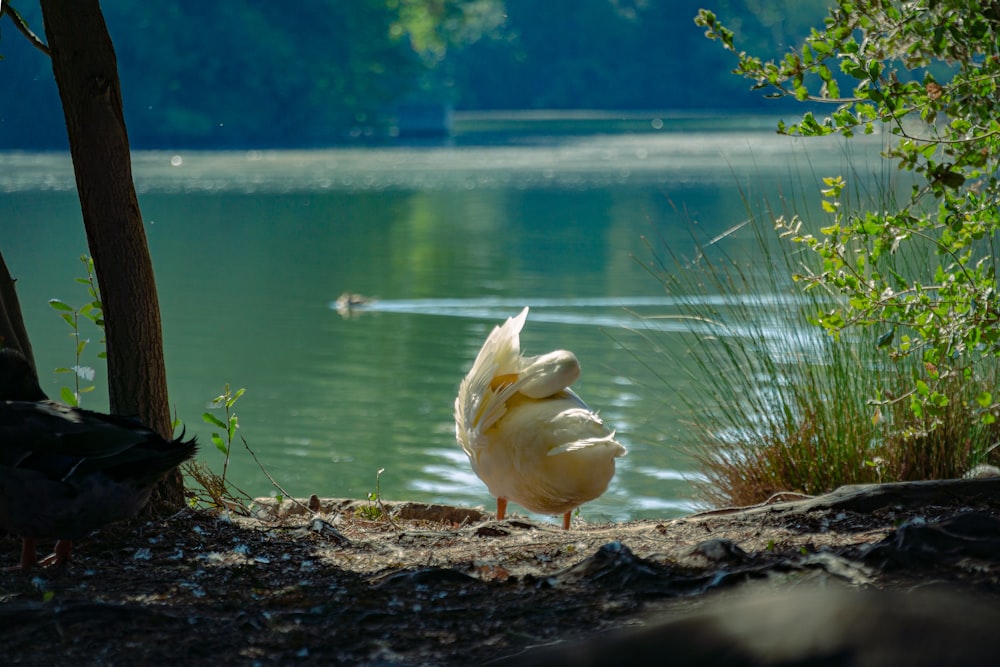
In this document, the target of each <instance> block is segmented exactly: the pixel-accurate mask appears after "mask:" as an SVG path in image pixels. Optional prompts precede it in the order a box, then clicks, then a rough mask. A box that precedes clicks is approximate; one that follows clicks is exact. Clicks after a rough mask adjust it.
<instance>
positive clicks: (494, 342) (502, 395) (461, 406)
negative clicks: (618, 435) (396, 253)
mask: <svg viewBox="0 0 1000 667" xmlns="http://www.w3.org/2000/svg"><path fill="white" fill-rule="evenodd" d="M527 317H528V309H527V308H525V309H524V310H522V311H521V313H520V314H519V315H517V316H516V317H511V318H509V319H508V320H507V321H506V322H505V323H504V325H503V326H498V327H495V328H494V329H493V331H492V332H491V333H490V335H489V337H488V338H487V339H486V342H485V343H484V344H483V348H482V349H481V350H480V351H479V355H478V356H477V357H476V361H475V363H473V365H472V370H470V371H469V373H468V375H466V376H465V379H464V380H462V384H461V385H460V386H459V388H458V398H456V399H455V435H456V437H457V439H458V444H460V445H461V446H462V449H464V450H465V453H466V454H467V455H468V457H469V462H470V463H471V464H472V469H473V471H474V472H475V473H476V474H477V475H479V478H480V479H481V480H483V481H484V482H485V483H486V486H487V487H488V488H489V491H490V493H491V494H492V495H493V496H495V497H496V499H497V519H503V518H504V515H505V514H506V511H507V501H513V502H515V503H517V504H518V505H521V506H522V507H524V508H525V509H528V510H531V511H532V512H538V513H541V514H562V516H563V528H564V529H568V528H569V525H570V518H571V516H572V512H573V510H574V509H576V508H577V507H579V506H580V505H582V504H583V503H585V502H587V501H589V500H593V499H594V498H597V497H598V496H600V495H601V494H602V493H604V492H605V491H606V490H607V488H608V483H609V482H610V481H611V478H612V477H613V476H614V474H615V458H617V457H619V456H624V455H625V452H626V450H625V447H623V446H622V445H621V444H620V443H618V442H616V441H615V434H614V432H613V431H610V430H608V428H607V427H606V426H604V422H603V421H601V419H600V417H598V416H597V414H596V413H594V412H593V411H592V410H591V409H590V408H588V407H587V405H586V404H585V403H584V402H583V401H582V400H580V397H579V396H577V395H576V394H575V393H573V392H572V391H571V390H570V389H569V386H570V385H571V384H573V382H574V381H575V380H576V379H577V378H578V377H580V362H579V361H577V359H576V356H575V355H574V354H573V353H572V352H568V351H566V350H557V351H555V352H549V353H548V354H543V355H541V356H538V357H525V356H523V355H522V354H521V349H520V347H521V346H520V333H521V329H522V328H523V327H524V322H525V320H526V319H527Z"/></svg>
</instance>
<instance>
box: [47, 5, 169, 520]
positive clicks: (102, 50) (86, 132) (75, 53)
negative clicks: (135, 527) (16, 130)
mask: <svg viewBox="0 0 1000 667" xmlns="http://www.w3.org/2000/svg"><path fill="white" fill-rule="evenodd" d="M41 7H42V17H43V19H44V22H45V34H46V38H47V40H48V44H49V50H50V51H51V55H52V70H53V73H54V74H55V80H56V85H57V87H58V89H59V96H60V98H61V99H62V106H63V112H64V114H65V117H66V129H67V132H68V134H69V146H70V154H71V156H72V158H73V170H74V172H75V175H76V185H77V191H78V194H79V197H80V206H81V208H82V211H83V222H84V226H85V227H86V231H87V242H88V245H89V247H90V253H91V256H92V257H93V258H94V269H95V272H96V273H97V282H98V286H99V287H100V290H101V303H102V306H103V308H104V322H105V335H106V339H107V354H108V395H109V396H108V397H109V402H110V406H111V412H112V413H114V414H119V415H128V416H135V417H138V419H139V420H141V421H142V422H143V423H145V424H146V425H148V426H149V427H150V428H152V429H153V430H155V431H157V432H158V433H160V434H161V435H162V436H164V437H166V438H169V437H170V436H171V431H172V429H171V426H170V410H169V406H168V403H167V381H166V370H165V368H164V363H163V335H162V331H161V328H160V308H159V303H158V300H157V295H156V282H155V279H154V277H153V265H152V261H151V259H150V256H149V247H148V245H147V243H146V233H145V230H144V229H143V224H142V214H141V213H140V211H139V202H138V198H137V197H136V193H135V186H134V184H133V182H132V164H131V154H130V151H129V143H128V133H127V131H126V128H125V118H124V115H123V113H122V98H121V86H120V83H119V80H118V63H117V59H116V57H115V51H114V46H113V45H112V43H111V37H110V35H109V34H108V30H107V26H106V25H105V22H104V16H103V15H102V13H101V8H100V3H99V2H98V0H41ZM157 491H158V493H157V494H155V495H154V503H153V504H154V505H155V504H159V503H160V502H165V503H169V504H172V505H174V506H177V505H180V504H182V503H183V483H182V481H181V477H180V473H176V474H174V475H172V476H170V477H168V478H167V479H166V480H165V482H164V483H163V484H161V485H160V487H159V488H158V489H157ZM157 496H159V498H157Z"/></svg>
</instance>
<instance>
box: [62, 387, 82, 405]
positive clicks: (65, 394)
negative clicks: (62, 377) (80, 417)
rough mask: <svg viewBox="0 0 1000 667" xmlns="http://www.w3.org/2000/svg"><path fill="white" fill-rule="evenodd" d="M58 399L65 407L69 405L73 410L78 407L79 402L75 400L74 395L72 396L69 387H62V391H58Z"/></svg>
mask: <svg viewBox="0 0 1000 667" xmlns="http://www.w3.org/2000/svg"><path fill="white" fill-rule="evenodd" d="M59 397H60V398H61V399H62V402H63V403H65V404H66V405H69V406H71V407H74V408H76V407H79V406H80V402H79V401H78V400H77V398H76V394H74V393H73V390H72V389H70V388H69V387H63V388H62V389H60V390H59Z"/></svg>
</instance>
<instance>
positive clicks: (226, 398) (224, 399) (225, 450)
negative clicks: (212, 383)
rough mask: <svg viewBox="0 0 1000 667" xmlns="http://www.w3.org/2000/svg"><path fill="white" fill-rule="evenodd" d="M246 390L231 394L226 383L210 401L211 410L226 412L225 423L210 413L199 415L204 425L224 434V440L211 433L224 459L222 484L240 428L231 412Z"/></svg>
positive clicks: (224, 480) (234, 413) (224, 481)
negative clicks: (219, 430)
mask: <svg viewBox="0 0 1000 667" xmlns="http://www.w3.org/2000/svg"><path fill="white" fill-rule="evenodd" d="M246 391H247V390H246V388H243V387H241V388H240V389H238V390H237V391H236V393H235V394H234V393H232V391H231V390H230V389H229V383H226V386H225V389H223V391H222V393H221V394H219V395H218V396H216V397H215V398H213V399H212V404H211V405H212V408H213V409H224V410H225V411H226V419H225V421H223V420H221V419H219V418H218V417H216V416H215V415H214V414H212V413H211V412H205V413H203V414H202V415H201V418H202V420H203V421H204V422H205V423H206V424H211V425H212V426H216V427H218V428H220V429H222V431H223V433H224V434H225V440H223V438H222V436H221V435H219V434H218V433H215V432H213V433H212V444H214V445H215V447H216V449H218V450H219V451H220V452H222V455H223V456H224V457H225V459H224V460H223V463H222V483H223V484H225V483H226V473H227V472H228V470H229V456H230V454H231V452H232V446H233V440H234V439H235V438H236V429H238V428H239V427H240V421H239V417H237V415H236V412H235V411H233V406H234V405H236V401H238V400H240V397H241V396H242V395H243V394H245V393H246Z"/></svg>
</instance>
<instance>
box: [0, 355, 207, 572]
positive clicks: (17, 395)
mask: <svg viewBox="0 0 1000 667" xmlns="http://www.w3.org/2000/svg"><path fill="white" fill-rule="evenodd" d="M195 450H196V442H195V439H194V438H191V439H190V440H186V441H185V440H182V439H181V438H178V439H176V440H166V439H164V438H162V437H160V436H159V435H158V434H156V433H155V432H153V431H151V430H150V429H149V428H147V427H146V426H144V425H143V424H141V423H140V422H138V421H136V420H133V419H127V418H123V417H115V416H112V415H106V414H102V413H99V412H91V411H90V410H82V409H79V408H71V407H68V406H65V405H62V404H60V403H56V402H54V401H50V400H48V397H46V395H45V392H43V391H42V389H41V387H39V385H38V380H37V378H36V376H35V373H34V371H33V370H32V369H31V367H30V365H29V364H28V362H27V360H26V359H25V358H24V357H23V356H22V355H21V354H20V353H19V352H17V351H16V350H12V349H0V528H3V529H6V530H7V531H9V532H11V533H14V534H17V535H20V536H21V537H22V539H23V541H24V546H23V549H22V552H21V567H22V569H28V568H30V567H32V566H33V565H35V564H36V557H35V540H36V539H38V538H46V539H57V540H59V542H58V543H57V544H56V552H55V554H54V559H52V560H54V562H55V563H56V564H61V563H63V562H65V561H66V560H67V559H68V558H69V555H70V552H71V550H72V540H74V539H78V538H81V537H83V536H85V535H87V534H88V533H89V532H91V531H92V530H95V529H97V528H100V527H101V526H104V525H106V524H108V523H112V522H114V521H120V520H122V519H128V518H131V517H133V516H135V515H136V514H137V513H138V512H139V510H141V509H142V508H143V506H144V505H145V504H146V502H147V501H148V500H149V495H150V492H151V491H152V488H153V486H154V485H155V484H156V482H157V481H158V480H159V479H160V478H161V477H162V476H163V475H164V474H165V473H167V472H168V471H170V470H172V469H174V468H175V467H176V466H178V465H180V464H181V463H183V462H184V461H186V460H188V459H189V458H191V457H192V456H194V453H195ZM50 558H51V557H50ZM48 560H50V559H46V561H48Z"/></svg>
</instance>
